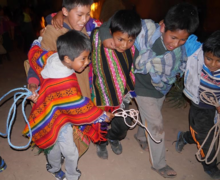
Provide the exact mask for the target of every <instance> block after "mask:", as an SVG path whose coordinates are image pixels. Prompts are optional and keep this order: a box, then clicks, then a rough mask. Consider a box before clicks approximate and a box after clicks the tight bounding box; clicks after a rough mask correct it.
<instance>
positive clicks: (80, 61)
mask: <svg viewBox="0 0 220 180" xmlns="http://www.w3.org/2000/svg"><path fill="white" fill-rule="evenodd" d="M89 54H90V51H83V52H82V53H81V54H80V55H79V56H78V57H77V58H75V59H74V61H71V62H70V66H69V68H71V69H73V70H74V71H76V72H79V73H80V72H82V71H83V70H84V69H85V67H86V66H87V65H88V64H89V63H90V59H89Z"/></svg>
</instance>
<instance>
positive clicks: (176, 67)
mask: <svg viewBox="0 0 220 180" xmlns="http://www.w3.org/2000/svg"><path fill="white" fill-rule="evenodd" d="M198 24H199V19H198V12H197V10H196V8H195V7H194V6H192V5H190V4H188V3H180V4H177V5H175V6H174V7H172V8H171V9H170V10H169V11H168V12H167V14H166V16H165V18H164V21H163V22H162V23H161V25H158V24H155V23H154V22H153V21H152V20H142V31H141V33H140V34H139V35H138V37H137V39H136V41H135V45H136V47H137V49H138V50H139V57H138V58H137V59H136V60H135V69H136V71H135V93H136V94H137V97H136V101H137V104H138V107H139V112H140V115H141V119H142V123H143V124H144V125H146V126H147V128H148V130H149V131H150V133H151V134H152V135H153V137H155V138H157V139H158V140H159V139H162V142H161V143H156V142H154V141H153V140H152V139H151V138H150V137H149V136H147V138H146V134H145V130H144V129H143V128H141V127H139V128H138V133H137V134H135V139H136V140H137V141H138V142H139V144H140V145H141V146H142V148H144V149H147V147H146V144H147V139H148V144H149V150H150V151H149V152H150V160H151V163H152V169H153V170H155V171H156V172H158V173H159V174H160V175H162V176H163V177H165V178H170V177H174V176H176V172H175V171H174V170H173V169H172V168H171V167H170V166H168V165H167V164H166V160H165V143H164V142H165V140H164V138H165V132H164V130H163V118H162V114H161V108H162V105H163V101H164V99H165V95H166V94H167V92H168V91H169V90H170V88H171V86H172V84H173V83H174V82H175V80H176V75H177V74H182V73H183V71H184V69H185V64H186V52H185V48H184V46H183V45H184V43H185V42H186V40H187V38H188V37H189V35H190V34H191V33H193V32H194V31H195V30H196V28H197V27H198ZM105 36H106V34H105ZM101 37H103V36H101ZM102 39H103V38H102ZM105 41H106V40H105ZM105 41H103V45H104V46H106V45H105V44H104V43H106V42H105ZM109 44H111V46H112V44H113V43H112V42H111V43H107V45H109ZM111 46H110V47H111Z"/></svg>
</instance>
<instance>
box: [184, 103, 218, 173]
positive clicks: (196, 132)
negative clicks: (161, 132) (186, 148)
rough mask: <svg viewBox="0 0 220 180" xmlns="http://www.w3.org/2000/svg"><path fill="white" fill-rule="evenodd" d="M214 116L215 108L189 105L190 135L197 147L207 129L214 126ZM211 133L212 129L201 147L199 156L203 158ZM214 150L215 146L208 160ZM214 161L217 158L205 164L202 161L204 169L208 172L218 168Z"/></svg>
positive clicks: (203, 138)
mask: <svg viewBox="0 0 220 180" xmlns="http://www.w3.org/2000/svg"><path fill="white" fill-rule="evenodd" d="M214 116H215V109H201V108H198V107H196V106H194V105H192V106H191V107H190V114H189V120H190V130H191V134H192V137H194V142H195V143H196V144H197V146H198V147H200V145H201V144H202V143H203V141H204V140H205V138H206V136H207V134H208V132H209V130H210V129H211V128H212V127H213V126H214ZM213 135H214V132H213V131H212V133H211V134H210V136H209V138H208V140H207V141H206V143H205V144H204V146H203V148H202V151H201V156H202V157H203V158H205V156H206V154H207V152H208V150H209V147H210V144H211V141H212V139H213ZM184 137H185V136H184ZM186 138H187V136H186ZM186 140H187V139H186ZM215 152H216V151H215V148H213V149H212V151H211V154H210V156H209V158H208V161H210V160H211V159H213V157H214V155H215ZM216 163H217V159H215V160H214V161H213V162H212V163H211V164H206V163H205V162H202V165H203V168H204V171H206V172H210V173H211V172H213V171H217V170H218V168H217V165H216Z"/></svg>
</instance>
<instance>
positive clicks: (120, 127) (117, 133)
mask: <svg viewBox="0 0 220 180" xmlns="http://www.w3.org/2000/svg"><path fill="white" fill-rule="evenodd" d="M124 105H125V110H128V109H129V104H127V103H124ZM126 122H127V124H131V122H132V119H131V118H129V117H127V118H126ZM129 129H130V128H129V127H128V126H127V125H126V124H125V122H124V118H122V117H114V118H113V119H112V121H111V129H109V130H108V133H107V136H106V137H107V138H108V139H110V140H119V141H120V140H122V139H124V138H125V137H126V135H127V131H128V130H129ZM101 144H107V142H106V141H105V142H101Z"/></svg>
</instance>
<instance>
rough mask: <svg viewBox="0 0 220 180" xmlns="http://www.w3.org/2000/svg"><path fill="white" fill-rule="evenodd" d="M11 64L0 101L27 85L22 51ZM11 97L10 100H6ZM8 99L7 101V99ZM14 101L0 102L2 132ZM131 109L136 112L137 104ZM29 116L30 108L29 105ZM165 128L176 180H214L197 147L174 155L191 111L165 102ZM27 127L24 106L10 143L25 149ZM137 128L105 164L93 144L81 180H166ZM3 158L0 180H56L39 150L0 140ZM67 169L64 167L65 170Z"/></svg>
mask: <svg viewBox="0 0 220 180" xmlns="http://www.w3.org/2000/svg"><path fill="white" fill-rule="evenodd" d="M10 57H11V60H10V61H8V60H7V59H5V58H4V59H3V61H2V64H0V97H2V96H3V95H4V94H5V93H6V92H8V91H9V90H11V89H14V88H18V87H23V86H24V85H25V84H26V76H25V72H24V66H23V62H24V60H25V59H26V55H25V54H24V53H22V52H21V51H19V50H14V51H13V52H11V53H10ZM11 96H12V95H9V96H7V98H9V97H11ZM7 98H6V99H7ZM12 100H13V99H10V100H8V101H6V102H5V103H4V104H2V102H0V117H1V118H0V132H1V133H5V131H6V120H7V115H8V112H9V109H10V106H11V105H12V102H13V101H12ZM131 107H132V108H136V106H135V105H134V103H133V104H132V105H131ZM25 110H26V114H27V116H28V115H29V113H30V110H31V106H30V105H27V106H26V108H25ZM162 112H163V117H164V128H165V132H166V138H165V141H166V142H165V143H166V160H167V163H168V164H169V165H170V166H171V167H173V168H174V169H175V170H176V171H177V173H178V175H177V177H176V178H175V179H177V180H211V178H210V177H209V176H208V175H207V174H206V173H204V171H203V169H202V165H201V164H200V163H199V162H198V161H197V160H196V158H195V153H196V151H197V149H196V146H195V145H186V146H185V147H184V150H183V152H182V153H177V152H176V151H175V146H174V144H172V143H173V141H175V140H176V135H177V132H178V131H179V130H183V131H185V130H187V129H188V120H187V117H188V107H187V108H185V109H173V108H171V107H169V104H168V103H167V102H165V104H164V106H163V108H162ZM24 126H25V121H24V118H23V116H22V111H21V105H19V106H18V108H17V116H16V119H15V122H14V126H13V129H12V134H11V142H12V143H13V144H14V145H17V146H24V145H25V144H27V143H28V139H26V138H24V137H23V136H22V134H21V132H22V130H23V128H24ZM136 131H137V128H134V129H132V130H129V132H128V135H127V137H126V138H125V139H124V140H123V141H122V142H121V143H122V146H123V153H122V154H121V155H115V154H114V153H113V152H112V150H111V147H110V146H108V152H109V158H108V159H107V160H102V159H100V158H99V157H98V156H97V155H96V147H95V145H93V144H91V145H90V148H89V150H88V151H87V152H86V154H85V155H83V156H82V157H81V158H80V159H79V165H78V168H79V169H80V170H81V172H82V176H81V178H80V180H104V179H105V180H163V179H164V178H163V177H161V176H160V175H159V174H157V173H156V172H155V171H153V170H151V164H150V162H149V153H148V152H145V151H143V150H142V149H141V148H140V147H139V145H138V143H137V142H136V140H135V139H134V137H133V136H134V134H135V133H136ZM0 155H1V156H2V157H3V158H4V160H5V161H6V163H7V166H8V167H7V169H6V170H5V171H3V172H2V173H0V180H39V179H40V180H53V179H55V178H54V177H53V176H51V174H50V173H48V172H47V171H46V168H45V164H46V160H45V157H44V155H43V154H40V155H37V149H33V150H32V149H31V148H29V149H26V150H20V151H18V150H14V149H12V148H11V147H10V146H9V143H8V141H7V138H2V137H0ZM63 169H64V167H63Z"/></svg>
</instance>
